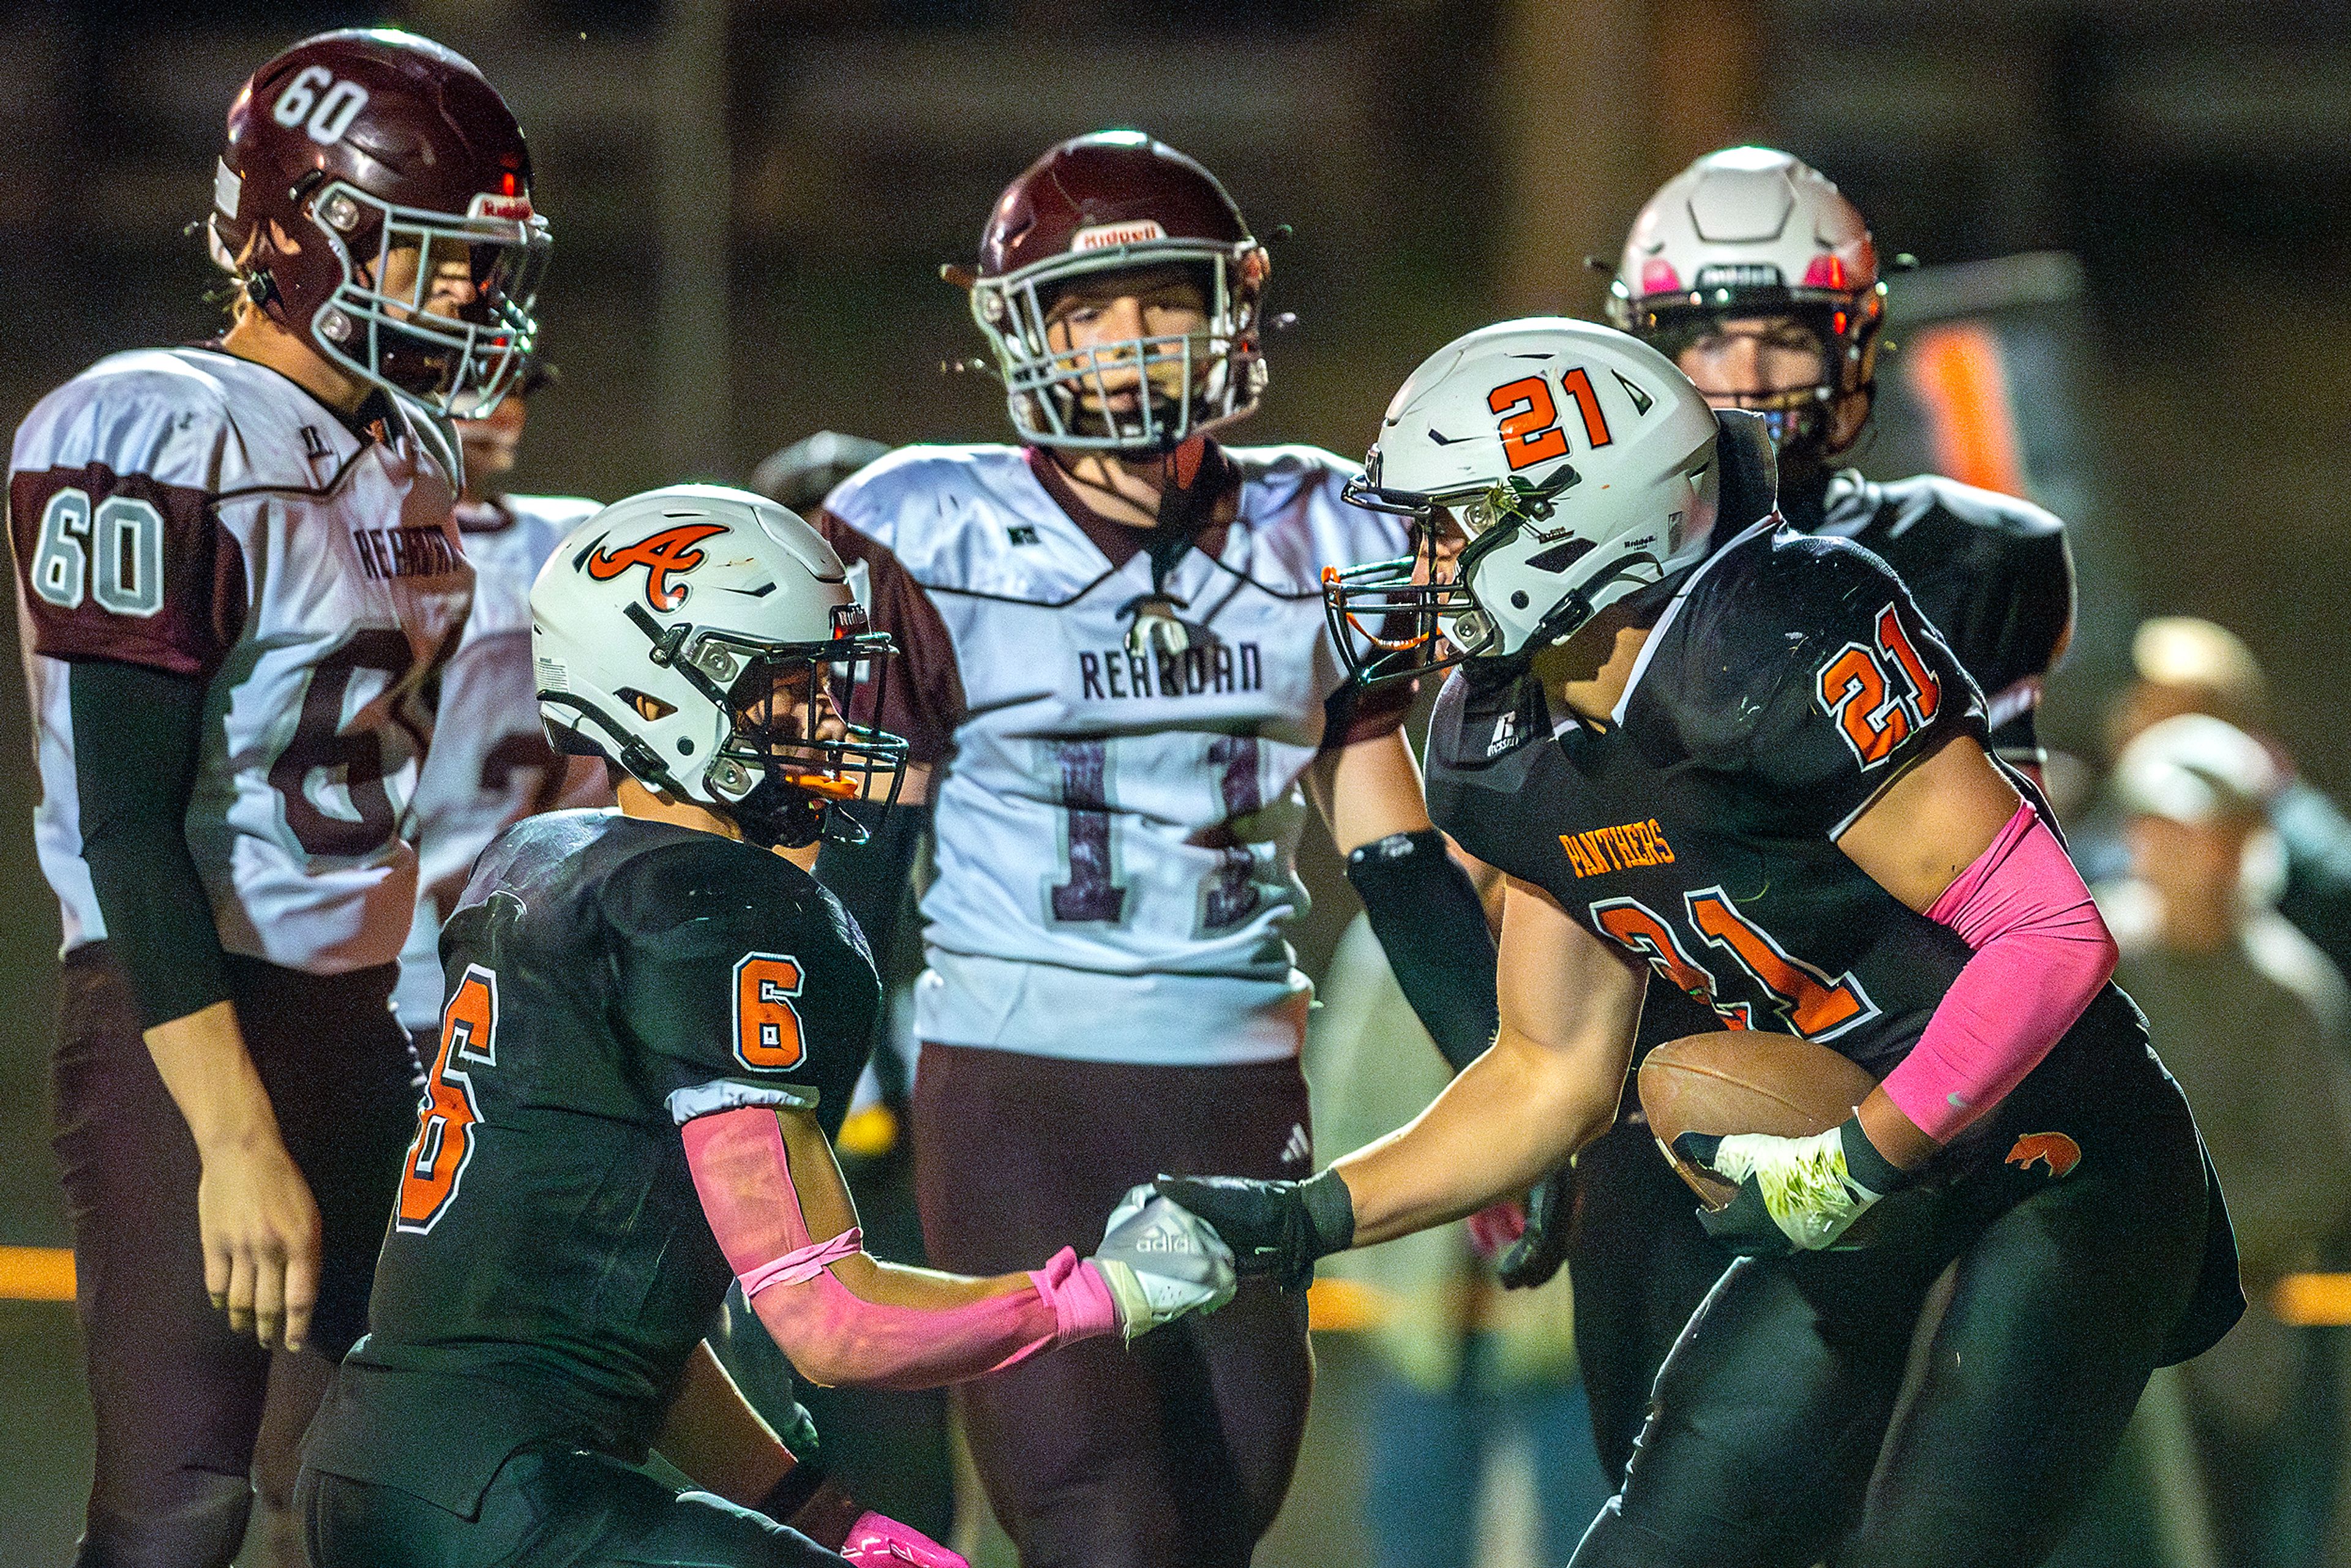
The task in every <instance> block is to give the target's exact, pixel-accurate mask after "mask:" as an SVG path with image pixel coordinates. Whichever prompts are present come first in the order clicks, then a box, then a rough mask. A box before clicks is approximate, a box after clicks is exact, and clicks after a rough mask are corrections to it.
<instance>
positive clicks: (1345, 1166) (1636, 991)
mask: <svg viewBox="0 0 2351 1568" xmlns="http://www.w3.org/2000/svg"><path fill="white" fill-rule="evenodd" d="M1500 977H1501V978H1500V985H1499V1003H1500V1010H1501V1028H1500V1030H1499V1031H1498V1032H1497V1034H1496V1036H1495V1040H1494V1047H1493V1049H1492V1050H1490V1051H1488V1052H1486V1054H1485V1055H1483V1056H1481V1057H1479V1059H1478V1060H1477V1061H1474V1062H1472V1063H1470V1065H1469V1066H1468V1068H1466V1069H1464V1070H1463V1071H1462V1072H1461V1074H1460V1075H1459V1076H1458V1077H1457V1078H1456V1079H1454V1081H1453V1082H1451V1083H1450V1084H1448V1085H1447V1088H1446V1090H1445V1092H1444V1093H1442V1094H1440V1095H1438V1096H1437V1099H1436V1101H1435V1102H1434V1103H1431V1104H1430V1105H1429V1107H1428V1109H1427V1110H1426V1111H1424V1112H1422V1113H1420V1115H1419V1116H1417V1117H1416V1118H1415V1119H1414V1120H1413V1121H1412V1122H1411V1123H1410V1124H1407V1125H1405V1127H1403V1128H1401V1129H1400V1130H1398V1131H1397V1132H1395V1133H1393V1134H1389V1135H1388V1136H1387V1137H1385V1138H1383V1139H1381V1140H1380V1141H1379V1142H1377V1143H1374V1144H1372V1145H1368V1146H1367V1147H1365V1148H1363V1149H1360V1150H1358V1151H1356V1152H1355V1153H1354V1154H1352V1155H1348V1156H1347V1157H1346V1158H1344V1159H1343V1160H1341V1161H1339V1162H1338V1164H1337V1166H1335V1167H1334V1168H1335V1169H1337V1170H1338V1171H1339V1173H1340V1175H1341V1176H1342V1178H1343V1180H1344V1181H1345V1182H1346V1184H1347V1189H1348V1191H1349V1192H1350V1193H1352V1194H1353V1197H1354V1213H1355V1235H1354V1239H1355V1244H1356V1245H1358V1246H1370V1245H1372V1244H1373V1243H1374V1242H1379V1241H1385V1240H1389V1239H1393V1238H1395V1237H1398V1236H1406V1235H1410V1234H1411V1233H1412V1232H1414V1231H1416V1230H1426V1228H1429V1227H1430V1226H1432V1225H1441V1224H1443V1223H1445V1222H1446V1221H1447V1220H1450V1219H1458V1218H1461V1217H1462V1216H1464V1215H1468V1214H1471V1213H1474V1212H1476V1211H1477V1210H1478V1209H1480V1208H1483V1207H1485V1206H1486V1205H1488V1204H1489V1203H1492V1202H1493V1201H1495V1200H1496V1199H1498V1198H1501V1197H1508V1196H1510V1195H1512V1194H1515V1193H1520V1192H1523V1191H1525V1190H1526V1189H1527V1187H1528V1186H1531V1184H1532V1183H1534V1182H1535V1181H1537V1180H1539V1179H1541V1177H1542V1176H1545V1175H1546V1174H1548V1173H1549V1172H1551V1171H1552V1170H1554V1169H1556V1168H1557V1167H1558V1166H1560V1165H1562V1163H1564V1162H1565V1161H1566V1160H1567V1159H1568V1158H1569V1157H1570V1156H1572V1155H1573V1154H1574V1153H1575V1151H1576V1150H1577V1149H1579V1148H1581V1147H1582V1146H1583V1145H1584V1144H1586V1143H1588V1142H1590V1141H1591V1140H1592V1139H1593V1138H1595V1137H1597V1136H1599V1135H1600V1134H1601V1133H1603V1132H1604V1131H1606V1129H1607V1127H1608V1124H1609V1123H1610V1121H1611V1120H1613V1119H1614V1116H1615V1114H1616V1099H1617V1095H1618V1092H1620V1091H1621V1090H1622V1088H1623V1087H1624V1082H1625V1062H1626V1060H1627V1059H1628V1057H1629V1055H1630V1052H1631V1051H1632V1047H1633V1027H1634V1025H1635V1022H1637V1021H1638V1019H1639V1015H1640V1009H1641V988H1642V976H1641V973H1640V971H1638V970H1637V969H1635V967H1633V966H1632V965H1631V964H1630V963H1629V962H1627V961H1626V959H1625V956H1624V955H1623V954H1621V953H1616V952H1612V951H1610V950H1609V949H1608V948H1607V947H1605V946H1603V945H1602V944H1601V942H1600V941H1599V939H1598V938H1596V937H1594V936H1592V934H1591V933H1589V932H1587V931H1585V930H1584V929H1583V927H1582V926H1580V925H1576V924H1575V923H1574V922H1573V920H1571V919H1569V918H1568V916H1567V915H1566V913H1565V912H1564V911H1562V909H1561V908H1560V906H1559V904H1558V902H1557V901H1556V900H1554V899H1553V898H1552V896H1551V895H1550V894H1547V893H1545V892H1543V891H1542V890H1541V889H1540V888H1537V887H1534V886H1532V885H1531V884H1529V883H1522V882H1519V881H1516V880H1512V881H1511V882H1510V884H1509V887H1508V890H1507V892H1506V893H1505V894H1504V899H1503V917H1502V946H1501V965H1500Z"/></svg>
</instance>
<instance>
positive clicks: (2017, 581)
mask: <svg viewBox="0 0 2351 1568" xmlns="http://www.w3.org/2000/svg"><path fill="white" fill-rule="evenodd" d="M1826 486H1827V487H1826V489H1825V491H1824V492H1818V493H1814V492H1810V491H1807V492H1799V491H1796V490H1794V489H1791V490H1789V491H1787V492H1785V493H1783V494H1782V497H1781V503H1780V504H1781V510H1782V514H1783V515H1785V516H1786V517H1787V519H1788V521H1789V522H1790V523H1792V524H1793V525H1794V526H1795V527H1797V528H1802V529H1803V530H1804V531H1805V532H1807V533H1815V534H1820V535H1822V536H1823V537H1827V538H1842V539H1851V540H1852V541H1853V542H1854V543H1855V544H1857V545H1860V546H1862V547H1863V548H1864V549H1867V550H1869V551H1870V553H1872V554H1873V555H1876V557H1878V559H1881V560H1883V561H1885V562H1886V565H1888V566H1890V567H1892V568H1893V569H1894V574H1895V575H1896V577H1899V578H1900V579H1901V580H1902V584H1903V586H1904V587H1906V588H1907V589H1908V590H1909V591H1910V597H1911V600H1912V601H1913V602H1915V603H1916V604H1917V606H1918V610H1919V612H1920V613H1921V614H1923V615H1925V616H1926V617H1927V619H1928V622H1930V623H1932V624H1933V626H1934V628H1935V630H1936V631H1937V632H1938V633H1940V634H1941V636H1942V639H1943V643H1944V644H1945V645H1946V646H1947V647H1949V649H1950V650H1951V653H1952V654H1953V655H1954V656H1955V657H1957V658H1958V660H1959V667H1960V668H1962V669H1964V670H1966V671H1967V673H1968V674H1969V675H1970V676H1971V677H1972V678H1973V679H1974V681H1975V683H1976V685H1977V686H1978V687H1979V688H1980V690H1981V691H1982V692H1983V694H1984V706H1985V722H1986V723H1987V724H1989V725H1990V726H1991V742H1992V747H1993V748H1994V750H1995V751H1997V752H1998V754H1999V755H2000V756H2001V758H2003V759H2005V760H2007V761H2010V762H2015V763H2034V764H2037V763H2039V762H2040V761H2041V760H2042V753H2041V746H2040V742H2039V739H2038V738H2037V737H2036V735H2035V733H2034V728H2033V722H2032V721H2033V710H2034V708H2035V707H2037V706H2039V704H2040V701H2041V686H2042V682H2043V680H2045V679H2046V678H2047V677H2048V675H2049V673H2050V672H2051V671H2052V670H2053V669H2054V668H2055V667H2056V665H2057V661H2058V660H2059V659H2061V658H2062V657H2064V653H2065V645H2066V643H2068V642H2070V641H2071V640H2072V638H2073V634H2074V559H2073V556H2072V553H2071V552H2070V551H2069V550H2068V549H2066V548H2065V526H2064V524H2063V523H2061V522H2059V521H2058V520H2057V519H2056V518H2055V517H2051V516H2050V515H2049V514H2048V513H2047V512H2044V511H2043V510H2042V509H2041V508H2040V507H2035V506H2033V505H2032V504H2031V503H2029V502H2025V501H2020V500H2017V499H2016V498H2015V497H2011V496H2002V495H1999V494H1996V493H1994V492H1992V491H1990V490H1979V489H1976V488H1974V487H1973V486H1967V485H1962V484H1959V482H1957V481H1956V480H1951V479H1944V478H1940V477H1938V476H1934V475H1931V474H1922V475H1919V476H1917V477H1915V478H1910V479H1899V480H1896V481H1894V482H1892V483H1889V484H1879V483H1876V482H1874V481H1872V480H1868V479H1865V478H1863V477H1862V476H1860V475H1859V474H1857V473H1855V472H1853V471H1852V470H1850V469H1847V470H1844V471H1843V472H1840V473H1836V474H1834V475H1831V476H1828V478H1827V481H1826Z"/></svg>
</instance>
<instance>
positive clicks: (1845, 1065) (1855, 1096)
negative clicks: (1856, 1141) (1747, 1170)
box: [1640, 1030, 1877, 1208]
mask: <svg viewBox="0 0 2351 1568" xmlns="http://www.w3.org/2000/svg"><path fill="white" fill-rule="evenodd" d="M1876 1086H1877V1081H1876V1079H1874V1078H1872V1077H1870V1075H1869V1074H1868V1073H1867V1072H1866V1071H1864V1070H1863V1069H1861V1068H1860V1067H1858V1066H1856V1065H1855V1064H1854V1063H1853V1062H1851V1061H1846V1060H1845V1059H1844V1057H1842V1056H1839V1055H1838V1054H1837V1053H1836V1052H1835V1051H1831V1050H1830V1049H1829V1048H1828V1047H1826V1046H1824V1045H1815V1044H1813V1042H1812V1041H1811V1040H1800V1039H1798V1038H1797V1037H1796V1036H1794V1035H1792V1034H1766V1033H1764V1032H1763V1031H1762V1030H1714V1031H1712V1032H1709V1033H1707V1034H1693V1035H1687V1036H1685V1037H1683V1038H1682V1039H1680V1040H1667V1042H1666V1043H1665V1044H1663V1045H1661V1046H1659V1047H1657V1048H1656V1050H1655V1051H1651V1052H1649V1055H1648V1058H1647V1060H1646V1061H1643V1062H1642V1063H1641V1073H1640V1092H1641V1110H1642V1112H1643V1113H1645V1114H1646V1116H1647V1117H1648V1119H1649V1130H1650V1131H1651V1132H1652V1133H1654V1134H1656V1139H1657V1146H1658V1148H1660V1149H1661V1150H1663V1151H1664V1152H1665V1155H1666V1158H1667V1160H1668V1161H1670V1162H1672V1165H1673V1167H1674V1169H1675V1170H1676V1171H1677V1172H1678V1173H1679V1174H1680V1176H1681V1178H1682V1180H1684V1181H1686V1182H1687V1183H1688V1184H1689V1187H1690V1190H1691V1191H1692V1192H1695V1193H1697V1194H1698V1198H1699V1201H1701V1202H1703V1203H1704V1204H1705V1205H1706V1206H1707V1207H1708V1208H1720V1207H1723V1206H1724V1205H1725V1204H1727V1203H1729V1201H1730V1200H1731V1198H1732V1197H1735V1196H1737V1194H1738V1191H1739V1189H1738V1187H1737V1186H1734V1185H1733V1184H1731V1183H1729V1182H1727V1181H1725V1180H1723V1179H1722V1178H1721V1177H1720V1176H1716V1175H1715V1174H1713V1173H1712V1172H1711V1171H1708V1170H1705V1169H1703V1168H1701V1167H1700V1166H1695V1165H1692V1164H1691V1163H1690V1162H1689V1161H1687V1160H1685V1159H1683V1158H1681V1157H1680V1156H1679V1155H1676V1154H1675V1153H1674V1150H1673V1143H1674V1140H1675V1139H1676V1138H1677V1137H1679V1136H1681V1134H1684V1133H1712V1134H1729V1133H1771V1134H1777V1135H1778V1136H1781V1137H1783V1138H1800V1137H1806V1136H1809V1135H1810V1134H1813V1133H1825V1132H1827V1131H1828V1130H1829V1129H1830V1128H1831V1127H1834V1126H1835V1125H1837V1124H1839V1123H1841V1122H1843V1121H1844V1119H1845V1118H1846V1117H1847V1116H1849V1115H1851V1114H1853V1108H1854V1107H1855V1106H1856V1105H1858V1104H1860V1103H1861V1102H1862V1101H1863V1099H1864V1098H1865V1097H1866V1096H1867V1095H1868V1093H1869V1092H1870V1091H1871V1090H1872V1089H1875V1088H1876Z"/></svg>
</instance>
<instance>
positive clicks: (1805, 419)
mask: <svg viewBox="0 0 2351 1568" xmlns="http://www.w3.org/2000/svg"><path fill="white" fill-rule="evenodd" d="M1618 287H1619V288H1620V289H1621V287H1622V285H1619V286H1618ZM1885 294H1886V286H1885V285H1884V284H1883V283H1880V284H1877V285H1876V287H1874V288H1872V289H1870V290H1868V291H1866V292H1865V293H1864V294H1863V295H1861V296H1860V297H1858V298H1844V297H1840V298H1835V299H1833V300H1821V299H1806V298H1795V297H1794V296H1793V295H1792V293H1791V291H1790V290H1788V289H1786V288H1784V287H1750V288H1744V289H1716V290H1713V291H1712V292H1711V293H1709V294H1708V296H1707V298H1708V300H1709V301H1710V303H1708V304H1707V305H1704V306H1690V305H1661V306H1651V307H1649V308H1637V309H1636V308H1633V307H1632V306H1631V305H1630V304H1629V303H1628V302H1627V301H1626V300H1625V299H1624V298H1621V297H1620V298H1614V299H1612V300H1611V301H1610V305H1609V308H1610V312H1611V314H1612V315H1613V316H1614V317H1615V318H1617V319H1619V320H1620V322H1621V323H1622V324H1624V325H1625V329H1626V330H1628V331H1630V332H1632V333H1633V334H1634V335H1635V337H1637V338H1640V339H1641V340H1643V341H1645V342H1646V343H1648V344H1649V345H1650V346H1651V347H1652V348H1654V349H1656V350H1657V351H1658V352H1659V353H1661V354H1663V355H1665V356H1666V357H1667V359H1669V360H1672V361H1675V362H1676V363H1677V364H1679V363H1680V361H1681V356H1682V355H1683V353H1685V352H1686V351H1687V350H1689V349H1690V348H1691V347H1693V346H1694V345H1696V344H1697V343H1698V342H1700V341H1701V340H1704V339H1706V338H1708V337H1711V336H1714V335H1717V334H1719V333H1721V332H1722V331H1723V330H1724V329H1725V328H1726V326H1727V325H1728V324H1729V323H1730V322H1732V321H1748V320H1756V321H1776V322H1785V323H1792V324H1793V325H1794V326H1796V327H1798V328H1800V329H1802V330H1803V331H1805V332H1806V333H1808V334H1809V335H1810V336H1811V337H1812V339H1813V340H1814V342H1815V343H1817V345H1818V347H1819V351H1820V355H1821V361H1822V371H1821V374H1820V376H1819V378H1818V379H1817V380H1814V381H1811V382H1802V383H1800V384H1797V385H1793V386H1787V387H1780V388H1761V387H1758V388H1734V389H1725V390H1720V391H1715V392H1708V393H1707V394H1706V395H1707V400H1708V402H1712V403H1714V404H1715V405H1716V406H1717V407H1728V408H1735V409H1740V410H1743V411H1745V412H1747V413H1758V414H1761V415H1762V416H1763V423H1764V429H1765V432H1766V434H1769V435H1770V436H1771V444H1772V446H1773V447H1774V448H1775V449H1776V450H1777V451H1778V452H1779V454H1780V456H1781V458H1782V462H1783V463H1784V464H1785V465H1788V466H1789V467H1790V468H1802V467H1803V466H1804V465H1809V464H1823V463H1826V462H1827V461H1828V460H1830V459H1831V458H1834V457H1836V456H1838V455H1841V454H1843V453H1844V452H1846V451H1848V450H1850V449H1851V448H1852V446H1853V444H1854V443H1855V441H1857V440H1858V439H1859V438H1860V435H1861V433H1862V431H1863V429H1864V428H1865V426H1866V425H1867V423H1868V418H1867V410H1866V408H1865V410H1864V413H1863V417H1861V418H1859V419H1856V420H1855V421H1854V422H1853V424H1852V428H1851V429H1850V430H1849V431H1847V432H1845V433H1844V434H1838V431H1837V424H1838V418H1837V405H1838V404H1839V403H1840V402H1843V401H1844V399H1846V398H1848V397H1851V396H1853V395H1855V393H1858V394H1860V395H1861V396H1862V397H1863V398H1865V399H1870V400H1873V401H1874V398H1875V394H1876V370H1877V334H1878V329H1879V328H1880V326H1881V325H1883V323H1884V320H1885Z"/></svg>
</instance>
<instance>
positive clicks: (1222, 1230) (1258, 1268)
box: [1152, 1170, 1355, 1291]
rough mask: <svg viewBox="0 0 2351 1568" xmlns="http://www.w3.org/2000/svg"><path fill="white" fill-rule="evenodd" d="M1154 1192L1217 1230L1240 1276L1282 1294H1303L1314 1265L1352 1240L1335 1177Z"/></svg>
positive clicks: (1225, 1179) (1349, 1216) (1228, 1179)
mask: <svg viewBox="0 0 2351 1568" xmlns="http://www.w3.org/2000/svg"><path fill="white" fill-rule="evenodd" d="M1152 1185H1153V1186H1155V1187H1157V1188H1158V1189H1159V1191H1160V1193H1161V1194H1162V1195H1163V1196H1165V1197H1170V1198H1173V1199H1174V1200H1175V1202H1176V1203H1178V1204H1181V1205H1182V1206H1183V1207H1186V1208H1187V1209H1190V1210H1191V1211H1192V1212H1193V1213H1194V1214H1196V1215H1198V1216H1199V1217H1200V1218H1202V1219H1205V1220H1207V1222H1208V1223H1209V1224H1210V1225H1213V1226H1215V1227H1216V1229H1217V1235H1218V1236H1221V1237H1223V1238H1224V1240H1225V1245H1226V1246H1228V1247H1229V1248H1231V1249H1233V1266H1234V1268H1235V1269H1237V1270H1238V1271H1239V1272H1240V1273H1242V1274H1245V1275H1246V1274H1270V1275H1271V1276H1272V1277H1273V1280H1274V1282H1275V1283H1277V1284H1279V1285H1280V1287H1281V1288H1282V1289H1283V1290H1285V1291H1299V1290H1303V1289H1305V1288H1306V1286H1307V1285H1308V1284H1309V1283H1311V1281H1312V1280H1313V1278H1314V1263H1315V1260H1317V1259H1319V1258H1322V1257H1326V1256H1328V1255H1329V1254H1331V1253H1332V1252H1343V1251H1345V1250H1346V1249H1347V1247H1348V1246H1349V1244H1350V1243H1352V1242H1353V1240H1354V1239H1355V1202H1354V1198H1353V1196H1351V1195H1350V1194H1349V1193H1348V1191H1347V1184H1346V1183H1345V1182H1343V1181H1342V1180H1341V1179H1339V1173H1338V1172H1337V1171H1335V1170H1327V1171H1324V1172H1323V1173H1322V1175H1321V1176H1315V1177H1313V1178H1311V1180H1308V1181H1258V1180H1255V1179H1253V1178H1251V1177H1248V1176H1161V1177H1160V1178H1159V1179H1158V1180H1157V1181H1156V1182H1154V1183H1153V1184H1152Z"/></svg>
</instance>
